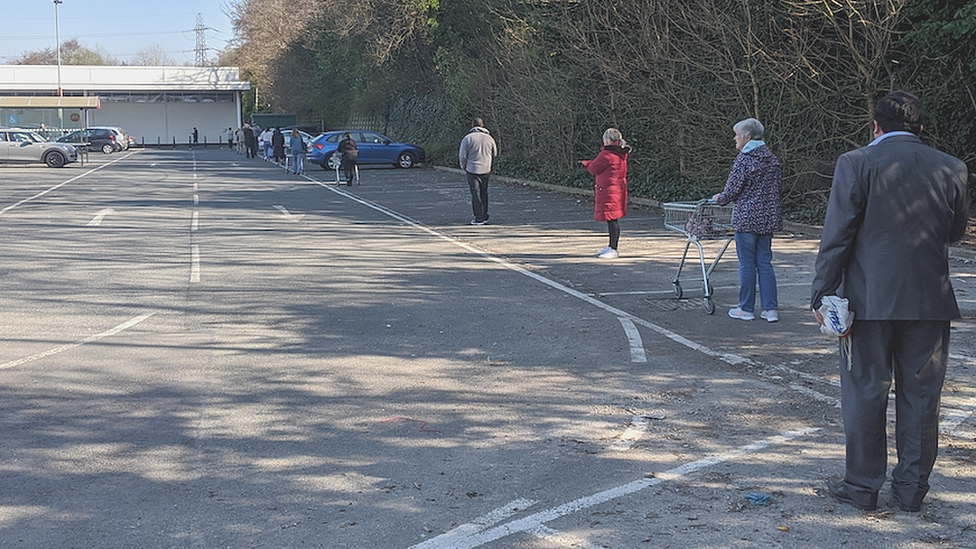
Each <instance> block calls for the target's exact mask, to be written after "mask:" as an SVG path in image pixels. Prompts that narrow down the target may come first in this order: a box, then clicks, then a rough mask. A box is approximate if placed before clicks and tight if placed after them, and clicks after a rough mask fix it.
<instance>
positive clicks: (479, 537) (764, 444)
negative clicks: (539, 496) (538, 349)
mask: <svg viewBox="0 0 976 549" xmlns="http://www.w3.org/2000/svg"><path fill="white" fill-rule="evenodd" d="M819 430H820V428H819V427H810V428H806V429H798V430H796V431H788V432H786V433H783V434H780V435H776V436H772V437H769V438H766V439H764V440H760V441H757V442H753V443H752V444H747V445H745V446H741V447H739V448H736V449H733V450H730V451H728V452H725V453H723V454H718V455H716V456H713V457H707V458H703V459H700V460H698V461H693V462H691V463H686V464H684V465H680V466H678V467H675V468H673V469H670V470H668V471H665V472H664V473H661V474H658V475H655V476H654V477H653V478H642V479H640V480H635V481H633V482H629V483H627V484H624V485H622V486H617V487H614V488H610V489H609V490H604V491H602V492H597V493H595V494H592V495H589V496H584V497H581V498H579V499H575V500H573V501H570V502H568V503H564V504H562V505H558V506H556V507H551V508H549V509H546V510H543V511H539V512H537V513H533V514H532V515H529V516H527V517H524V518H521V519H518V520H515V521H512V522H509V523H507V524H502V525H500V526H495V527H491V528H486V529H482V530H478V531H474V532H469V533H466V534H463V535H459V534H456V533H454V532H456V531H457V529H456V528H455V529H454V530H452V531H451V532H448V533H446V534H443V535H440V536H437V537H435V538H431V539H429V540H427V541H424V542H421V543H418V544H416V545H412V546H410V549H474V548H475V547H480V546H482V545H485V544H487V543H491V542H493V541H496V540H499V539H501V538H504V537H508V536H511V535H512V534H518V533H522V532H526V533H534V532H538V531H542V530H540V529H541V528H542V527H543V526H544V525H545V524H546V523H548V522H552V521H553V520H556V519H558V518H560V517H564V516H566V515H570V514H573V513H577V512H579V511H582V510H584V509H588V508H590V507H593V506H595V505H599V504H601V503H606V502H608V501H611V500H614V499H617V498H620V497H623V496H627V495H630V494H633V493H635V492H639V491H641V490H643V489H645V488H649V487H651V486H654V485H657V484H661V483H662V482H665V481H668V480H679V479H681V478H682V477H683V476H685V475H688V474H690V473H693V472H695V471H698V470H699V469H705V468H707V467H712V466H713V465H718V464H721V463H727V462H729V461H733V460H735V459H737V458H740V457H742V456H744V455H747V454H754V453H756V452H759V451H761V450H765V449H766V448H768V447H770V446H774V445H781V444H785V443H787V442H789V441H791V440H793V439H796V438H800V437H804V436H807V435H809V434H812V433H815V432H817V431H819ZM449 534H450V535H449Z"/></svg>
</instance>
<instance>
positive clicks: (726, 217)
mask: <svg viewBox="0 0 976 549" xmlns="http://www.w3.org/2000/svg"><path fill="white" fill-rule="evenodd" d="M662 207H663V208H664V226H665V227H666V228H668V229H671V230H672V231H677V232H679V233H681V234H683V235H685V237H686V238H687V239H688V241H687V242H686V243H685V251H684V253H682V254H681V263H679V264H678V272H677V273H675V275H674V279H672V280H671V284H673V285H674V296H675V297H677V298H678V299H680V298H681V297H682V296H683V295H684V292H683V291H682V290H681V282H680V281H679V279H680V278H681V269H682V268H683V267H684V266H685V259H686V258H687V257H688V249H689V248H690V247H691V245H692V244H694V245H695V246H696V247H697V248H698V260H699V263H701V272H702V291H703V292H704V297H703V301H702V304H703V305H704V307H705V312H707V313H708V314H712V313H714V312H715V304H714V303H712V285H711V284H710V283H709V282H708V277H709V276H710V275H711V274H712V271H713V270H715V266H716V265H718V262H719V260H720V259H722V255H723V254H725V250H727V249H728V248H729V244H730V243H731V242H732V238H733V237H734V234H733V232H732V209H733V206H732V205H731V204H729V205H727V206H719V205H718V204H715V203H714V202H712V200H711V199H709V198H706V199H703V200H699V201H697V202H666V203H664V204H662ZM703 240H725V243H724V244H723V245H722V248H721V249H720V250H719V252H718V255H717V256H715V259H714V260H713V261H712V263H711V265H709V266H708V267H706V266H705V251H704V250H703V249H702V244H701V242H702V241H703Z"/></svg>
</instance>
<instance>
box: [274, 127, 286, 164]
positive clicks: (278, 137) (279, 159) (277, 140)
mask: <svg viewBox="0 0 976 549" xmlns="http://www.w3.org/2000/svg"><path fill="white" fill-rule="evenodd" d="M271 155H272V156H274V161H275V164H278V165H281V164H284V163H285V134H283V133H281V128H279V127H275V129H274V132H273V133H272V134H271Z"/></svg>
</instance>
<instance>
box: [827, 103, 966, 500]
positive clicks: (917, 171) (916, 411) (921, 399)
mask: <svg viewBox="0 0 976 549" xmlns="http://www.w3.org/2000/svg"><path fill="white" fill-rule="evenodd" d="M922 115H923V112H922V106H921V103H920V102H919V100H918V98H917V97H915V96H914V95H912V94H910V93H907V92H903V91H896V92H894V93H891V94H889V95H888V96H886V97H885V98H884V99H882V100H881V101H879V102H878V104H877V106H876V107H875V109H874V113H873V115H872V118H873V120H872V124H873V134H874V137H875V139H874V141H872V142H871V143H870V144H869V145H868V146H866V147H862V148H860V149H857V150H854V151H851V152H848V153H846V154H843V155H841V156H840V158H838V159H837V165H836V166H835V168H834V179H833V184H832V186H831V189H830V200H829V203H828V206H827V216H826V219H825V220H824V228H823V235H822V237H821V241H820V253H819V254H818V255H817V263H816V275H815V277H814V281H813V287H812V301H811V305H812V307H813V310H814V314H815V316H816V318H817V322H819V323H820V324H823V318H822V316H821V315H820V313H819V312H818V311H817V309H819V307H820V305H821V299H823V298H824V297H825V296H828V295H838V296H840V297H845V298H847V299H848V300H850V309H851V311H853V312H854V315H855V317H854V323H853V328H852V330H851V333H850V335H849V336H848V337H850V338H852V339H851V346H850V355H851V356H850V357H846V356H842V357H841V361H840V362H841V367H840V380H841V405H842V410H843V412H842V415H843V417H844V431H845V435H846V440H847V447H846V448H847V459H846V469H845V474H844V477H843V478H840V477H831V478H830V479H828V480H827V489H828V491H829V493H830V495H831V496H833V497H834V498H835V499H837V500H838V501H841V502H843V503H848V504H850V505H853V506H854V507H857V508H858V509H864V510H871V509H874V508H875V507H876V506H877V501H878V492H879V491H880V489H881V486H882V485H883V484H884V481H885V470H886V467H887V455H888V452H887V443H886V441H885V424H886V414H885V412H886V409H887V404H888V391H889V389H890V388H891V383H892V381H894V384H895V407H896V409H897V416H896V417H897V420H896V425H895V437H896V447H897V452H898V463H897V464H896V465H895V467H894V469H893V470H892V471H891V493H892V503H893V504H895V505H897V506H898V507H899V508H900V509H901V510H903V511H908V512H916V511H918V510H920V508H921V504H922V498H924V497H925V494H926V493H927V492H928V490H929V483H928V479H929V474H930V473H931V472H932V467H933V465H934V464H935V458H936V454H937V453H938V435H939V397H940V393H941V391H942V383H943V380H944V379H945V372H946V362H947V360H948V355H949V322H950V320H952V319H955V318H959V307H958V306H957V304H956V298H955V295H954V294H953V291H952V285H951V283H950V281H949V243H950V242H955V241H957V240H959V239H960V238H962V237H963V235H964V234H965V231H966V221H967V207H968V197H967V191H966V179H967V174H968V170H967V168H966V165H965V164H964V163H963V162H962V161H960V160H958V159H956V158H953V157H952V156H949V155H947V154H945V153H942V152H939V151H937V150H935V149H933V148H931V147H928V146H926V145H925V144H923V143H922V141H921V140H920V139H919V138H918V134H919V133H920V132H921V130H922ZM841 354H842V355H844V350H843V349H842V350H841ZM848 358H849V359H850V360H848Z"/></svg>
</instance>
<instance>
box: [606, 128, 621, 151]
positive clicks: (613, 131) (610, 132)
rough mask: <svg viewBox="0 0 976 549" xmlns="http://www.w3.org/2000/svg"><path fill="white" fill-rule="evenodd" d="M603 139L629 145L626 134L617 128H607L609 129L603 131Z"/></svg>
mask: <svg viewBox="0 0 976 549" xmlns="http://www.w3.org/2000/svg"><path fill="white" fill-rule="evenodd" d="M603 140H604V141H609V142H610V143H613V142H614V141H620V146H621V147H626V146H627V142H626V141H624V135H623V134H622V133H620V130H618V129H617V128H607V131H605V132H603Z"/></svg>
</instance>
